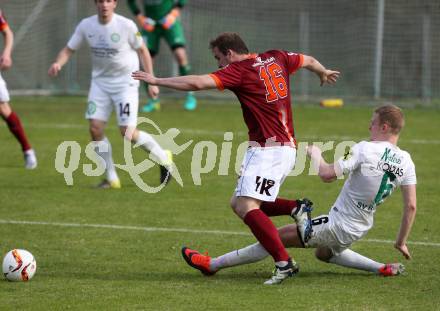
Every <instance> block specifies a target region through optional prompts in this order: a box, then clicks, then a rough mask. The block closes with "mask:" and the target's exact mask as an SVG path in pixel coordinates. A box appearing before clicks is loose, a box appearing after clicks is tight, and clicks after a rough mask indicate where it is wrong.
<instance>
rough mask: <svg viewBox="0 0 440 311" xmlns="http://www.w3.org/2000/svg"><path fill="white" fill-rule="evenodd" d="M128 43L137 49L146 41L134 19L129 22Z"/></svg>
mask: <svg viewBox="0 0 440 311" xmlns="http://www.w3.org/2000/svg"><path fill="white" fill-rule="evenodd" d="M128 43H129V44H130V46H131V47H132V48H133V49H135V50H137V49H139V48H140V47H141V46H142V44H143V43H144V41H143V39H142V35H141V33H140V32H139V30H138V29H137V27H136V24H135V23H134V22H132V21H130V23H129V24H128Z"/></svg>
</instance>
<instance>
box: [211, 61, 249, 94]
mask: <svg viewBox="0 0 440 311" xmlns="http://www.w3.org/2000/svg"><path fill="white" fill-rule="evenodd" d="M241 73H242V71H241V70H240V68H239V66H237V65H235V64H229V65H228V66H226V67H224V68H222V69H220V70H217V71H215V72H213V73H211V75H210V76H211V77H212V78H213V79H214V81H215V84H216V85H217V88H218V89H219V90H220V91H223V90H224V89H231V88H234V87H237V86H239V85H240V84H241Z"/></svg>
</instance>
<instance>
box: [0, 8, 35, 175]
mask: <svg viewBox="0 0 440 311" xmlns="http://www.w3.org/2000/svg"><path fill="white" fill-rule="evenodd" d="M0 31H1V33H2V34H3V37H4V39H5V43H4V47H3V52H2V54H1V55H0V70H1V71H3V70H8V69H9V68H10V67H11V66H12V58H11V53H12V46H13V42H14V34H13V32H12V30H11V28H9V25H8V23H7V21H6V19H5V17H4V15H3V12H2V11H1V10H0ZM0 115H1V116H2V118H3V119H4V120H5V122H6V124H7V125H8V127H9V130H10V131H11V133H12V134H13V135H14V136H15V138H17V140H18V142H19V143H20V145H21V149H22V150H23V154H24V160H25V167H26V168H27V169H34V168H36V167H37V158H36V156H35V152H34V150H33V149H32V147H31V145H30V144H29V141H28V139H27V137H26V133H25V132H24V129H23V126H22V125H21V121H20V118H19V117H18V115H17V114H16V113H15V112H14V111H12V109H11V106H10V105H9V92H8V89H7V88H6V82H5V81H4V80H3V78H2V76H1V74H0Z"/></svg>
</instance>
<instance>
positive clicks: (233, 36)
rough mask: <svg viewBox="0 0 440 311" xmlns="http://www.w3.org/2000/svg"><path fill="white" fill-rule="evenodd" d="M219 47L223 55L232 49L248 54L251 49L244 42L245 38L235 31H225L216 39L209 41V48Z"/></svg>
mask: <svg viewBox="0 0 440 311" xmlns="http://www.w3.org/2000/svg"><path fill="white" fill-rule="evenodd" d="M215 47H216V48H217V49H218V50H219V51H220V52H221V53H222V54H223V55H226V53H227V52H228V50H232V51H234V52H236V53H238V54H248V53H249V49H248V48H247V46H246V44H245V43H244V41H243V39H241V38H240V36H239V35H238V34H237V33H235V32H224V33H222V34H220V35H219V36H218V37H217V38H215V39H214V40H211V42H209V48H210V49H211V50H212V49H214V48H215Z"/></svg>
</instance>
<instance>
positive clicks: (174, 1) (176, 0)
mask: <svg viewBox="0 0 440 311" xmlns="http://www.w3.org/2000/svg"><path fill="white" fill-rule="evenodd" d="M137 2H138V1H136V0H128V6H129V7H130V10H131V11H132V12H133V14H134V15H135V16H136V20H137V22H138V24H139V26H140V27H141V29H142V30H141V31H142V35H143V37H144V40H145V42H146V44H147V46H148V49H149V50H150V54H151V56H152V57H154V56H155V55H157V53H159V46H160V39H161V38H162V37H163V38H164V39H165V40H166V42H167V43H168V45H169V47H170V48H171V50H172V51H173V54H174V57H175V58H176V61H177V63H178V65H179V74H180V75H181V76H186V75H188V74H189V73H190V69H191V67H190V64H189V61H188V56H187V53H186V49H185V44H186V41H185V36H184V32H183V26H182V23H181V21H180V10H181V9H182V7H183V6H184V5H185V3H186V0H142V1H141V2H142V4H143V8H144V11H143V13H144V14H142V12H141V10H140V9H139V7H138V5H137ZM196 107H197V100H196V98H195V97H194V94H193V92H191V91H190V92H188V93H187V95H186V100H185V103H184V108H185V109H186V110H194V109H196ZM159 109H160V103H159V97H157V96H155V97H150V98H149V99H148V102H147V104H146V105H145V106H144V107H143V108H142V111H143V112H151V111H154V110H159Z"/></svg>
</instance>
